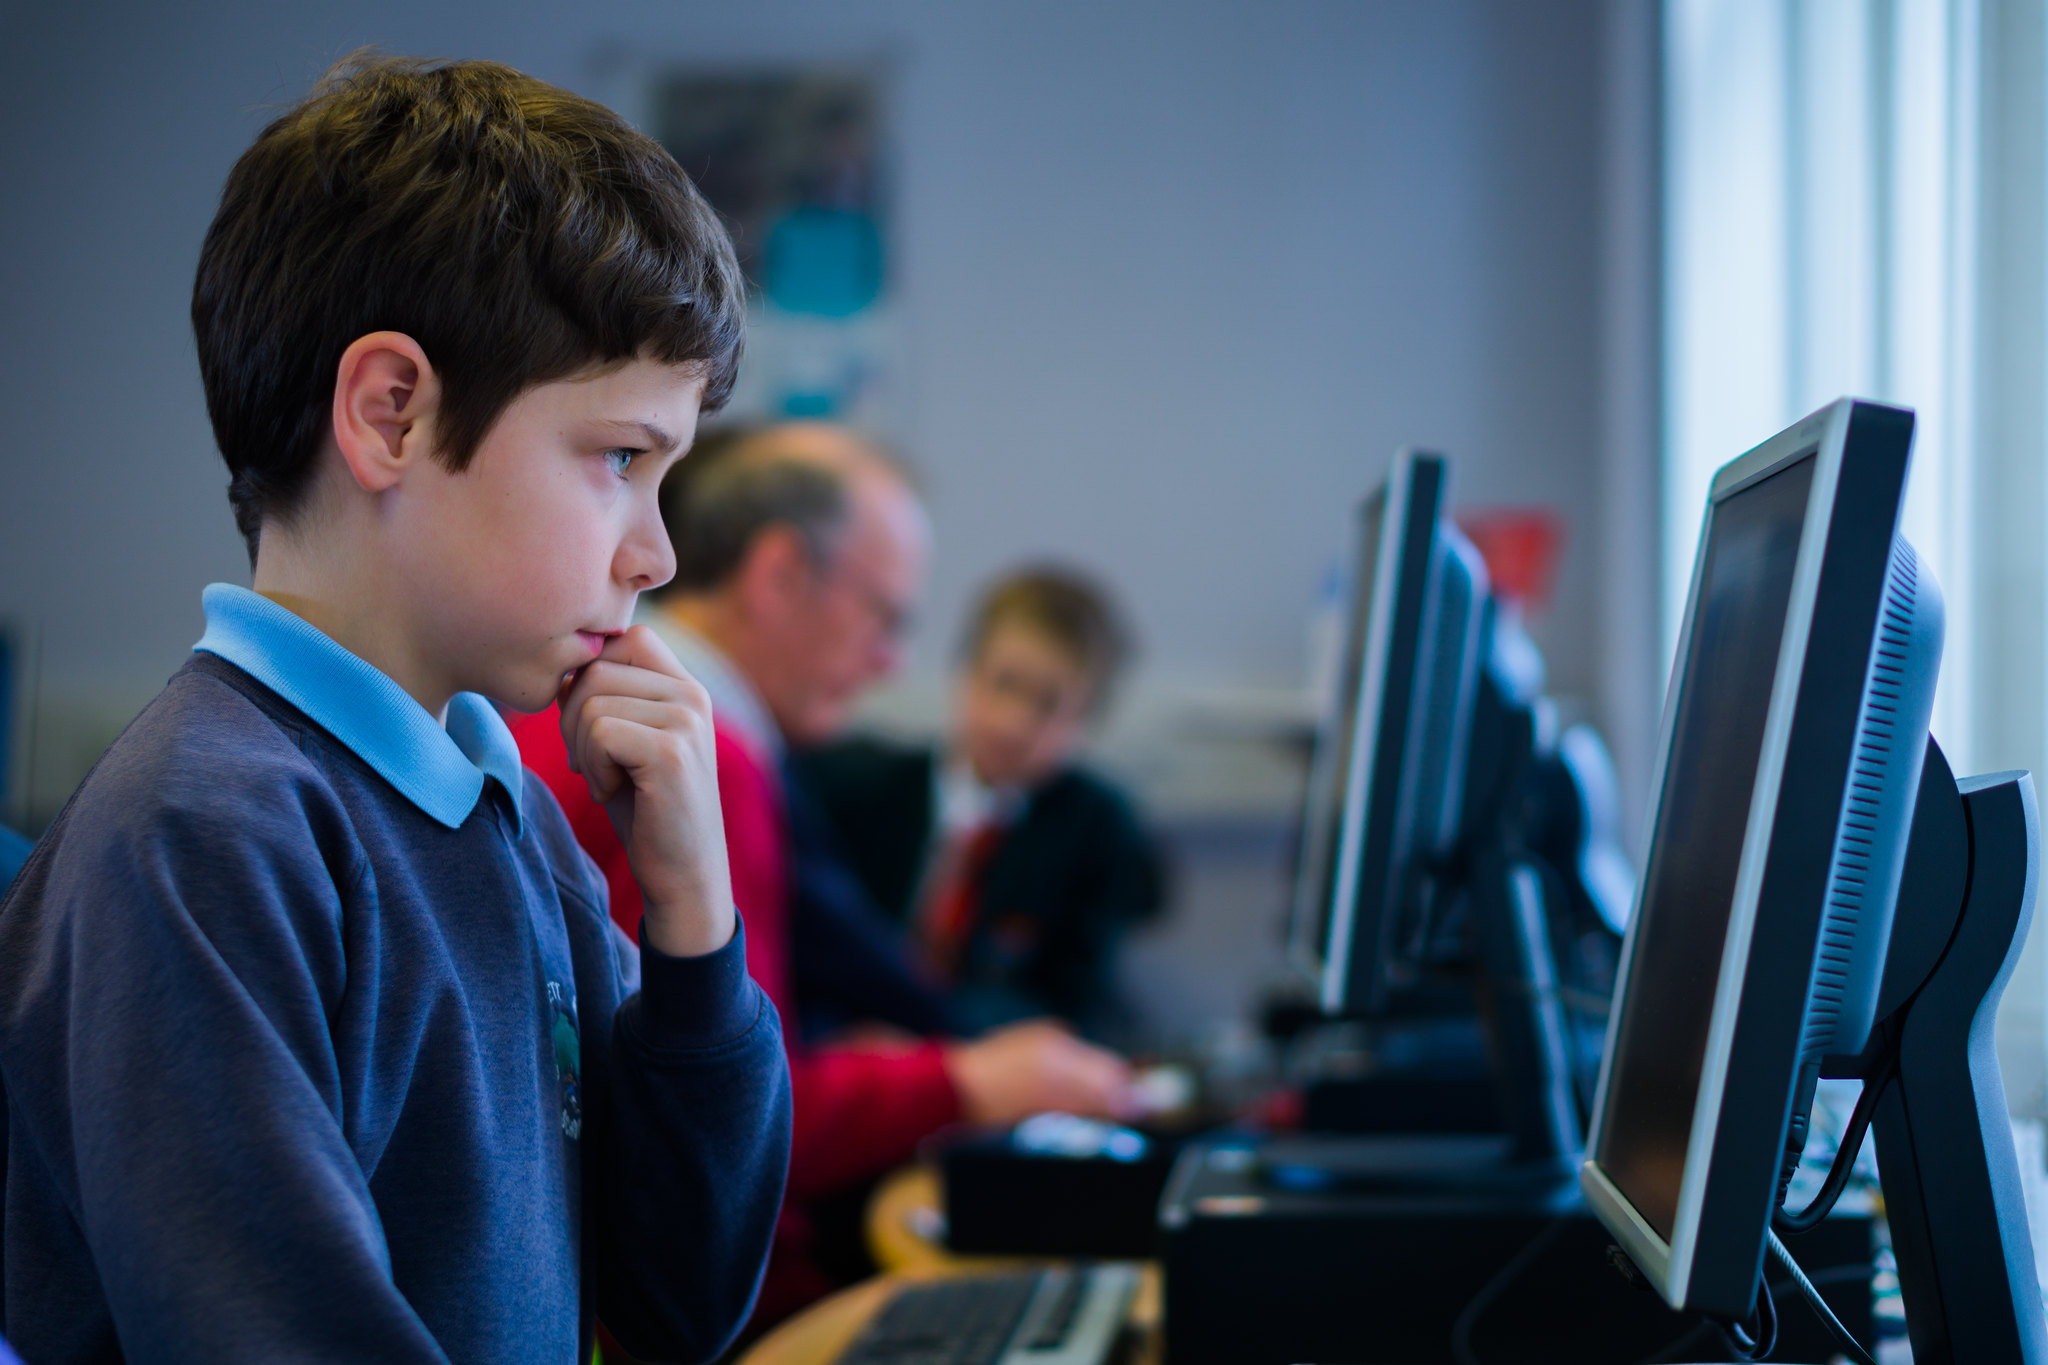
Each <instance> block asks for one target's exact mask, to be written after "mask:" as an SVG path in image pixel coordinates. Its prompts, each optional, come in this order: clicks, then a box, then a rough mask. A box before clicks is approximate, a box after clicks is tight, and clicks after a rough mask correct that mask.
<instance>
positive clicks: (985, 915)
mask: <svg viewBox="0 0 2048 1365" xmlns="http://www.w3.org/2000/svg"><path fill="white" fill-rule="evenodd" d="M1129 652H1130V644H1129V637H1128V633H1127V631H1126V629H1125V627H1124V625H1123V623H1122V621H1121V620H1120V619H1119V617H1118V615H1117V613H1116V611H1115V609H1114V608H1113V607H1112V606H1111V604H1110V601H1109V597H1108V595H1107V594H1106V593H1105V592H1104V591H1103V590H1102V589H1101V588H1100V587H1098V586H1097V585H1096V584H1095V583H1094V582H1093V581H1092V580H1090V579H1089V578H1088V577H1087V576H1085V575H1083V574H1080V573H1078V572H1075V571H1074V570H1071V569H1066V568H1061V567H1057V566H1040V567H1033V568H1027V569H1023V570H1019V571H1017V572H1014V573H1012V574H1009V575H1007V576H1006V577H1004V578H1003V579H1001V580H999V581H998V582H996V583H995V584H993V585H992V586H990V588H989V589H988V590H987V591H986V592H985V593H984V594H983V595H982V598H981V600H980V602H979V604H978V605H977V606H976V608H975V611H974V613H973V616H972V617H971V618H970V620H969V622H968V626H967V630H966V633H965V636H964V639H963V641H962V648H961V669H960V673H959V677H958V680H957V682H956V684H955V688H954V707H953V724H952V732H951V734H950V736H949V738H948V740H947V741H946V743H945V745H944V746H942V747H941V748H938V749H930V748H918V747H908V748H906V747H902V746H898V745H894V744H890V743H887V742H884V741H881V740H876V739H867V738H863V739H855V740H850V741H846V742H843V743H840V744H835V745H831V746H827V747H825V748H822V749H818V750H815V751H813V752H811V753H808V754H805V755H802V756H801V757H800V758H799V759H798V766H799V768H800V770H801V773H802V775H803V778H804V780H805V782H806V784H807V786H808V788H809V790H810V791H811V792H812V793H813V794H814V795H815V796H816V797H817V799H818V801H819V803H820V804H821V805H823V806H824V807H825V808H826V810H827V811H828V812H829V813H830V814H831V817H832V819H833V822H834V823H835V825H836V826H837V828H838V830H839V833H840V835H841V843H842V847H843V849H844V851H845V854H846V856H847V858H848V860H849V861H850V862H851V864H852V865H853V867H854V869H855V870H856V872H857V873H858V874H859V875H860V877H861V879H862V881H863V882H865V883H866V884H867V886H868V889H869V890H870V891H871V892H872V893H873V895H874V897H875V899H876V901H877V903H878V904H880V905H881V906H882V907H883V908H884V910H885V911H886V912H888V913H890V914H891V915H893V916H894V917H895V918H896V920H897V922H898V923H899V924H900V925H901V926H902V928H903V931H904V932H905V934H906V935H907V936H908V938H909V940H910V942H911V944H912V946H913V948H914V949H915V951H917V952H918V953H920V954H921V955H922V956H923V957H924V958H925V959H926V960H927V961H928V962H929V963H930V964H931V965H932V967H933V968H934V969H936V970H937V971H938V972H939V973H941V974H942V975H943V976H944V977H945V979H946V980H948V981H949V982H950V983H951V984H952V987H953V991H954V1006H955V1009H956V1010H957V1011H958V1012H959V1013H960V1014H961V1015H962V1016H963V1017H964V1018H965V1019H966V1020H967V1021H968V1022H969V1023H971V1024H972V1025H974V1026H976V1027H981V1028H987V1027H991V1026H994V1025H998V1024H1003V1023H1008V1022H1011V1021H1014V1020H1017V1019H1023V1018H1030V1017H1033V1016H1039V1015H1051V1016H1055V1017H1058V1018H1061V1019H1064V1020H1066V1021H1068V1022H1069V1023H1071V1024H1073V1025H1075V1026H1076V1027H1077V1028H1080V1029H1082V1030H1083V1031H1085V1032H1090V1033H1094V1034H1097V1035H1098V1036H1099V1035H1101V1034H1104V1033H1106V1032H1107V1033H1113V1032H1115V1031H1116V1028H1117V1027H1118V1026H1119V1025H1120V1024H1122V1023H1124V1022H1126V1021H1125V1020H1124V1019H1122V1017H1121V1012H1122V1011H1121V1004H1120V1002H1119V1001H1118V999H1117V996H1116V989H1115V982H1114V979H1113V978H1114V964H1115V955H1116V949H1117V946H1118V944H1119V941H1120V940H1121V938H1122V936H1123V933H1124V931H1125V930H1126V929H1128V928H1129V927H1130V926H1131V925H1133V924H1136V923H1138V922H1139V921H1141V920H1144V919H1147V918H1149V917H1150V916H1151V915H1152V914H1154V913H1155V912H1156V911H1157V910H1158V908H1159V905H1160V901H1161V899H1162V885H1161V872H1160V866H1159V859H1158V856H1157V854H1156V852H1155V851H1154V848H1153V845H1152V841H1151V839H1150V837H1149V836H1148V835H1147V834H1146V833H1145V830H1144V828H1143V826H1142V824H1141V823H1140V822H1139V820H1138V817H1137V815H1136V812H1135V811H1134V810H1133V809H1132V806H1131V804H1130V801H1129V800H1128V799H1127V798H1126V797H1125V796H1124V795H1123V793H1122V792H1120V791H1118V790H1117V789H1116V788H1115V787H1114V786H1112V785H1110V784H1109V783H1108V782H1107V781H1105V780H1104V779H1103V778H1101V777H1099V776H1097V775H1095V774H1094V773H1092V772H1090V771H1088V770H1087V769H1086V768H1085V767H1083V766H1081V765H1080V764H1079V763H1078V762H1077V757H1078V754H1079V752H1080V748H1081V745H1082V742H1083V741H1084V739H1085V738H1086V736H1087V731H1088V726H1089V725H1090V723H1091V722H1092V721H1093V720H1095V719H1096V718H1097V717H1099V716H1100V714H1101V712H1102V710H1103V708H1104V706H1105V705H1106V704H1107V701H1108V698H1109V695H1110V692H1111V690H1112V689H1113V687H1114V686H1115V683H1116V680H1117V677H1118V675H1119V673H1121V671H1122V669H1123V666H1124V663H1125V660H1126V657H1127V656H1128V654H1129Z"/></svg>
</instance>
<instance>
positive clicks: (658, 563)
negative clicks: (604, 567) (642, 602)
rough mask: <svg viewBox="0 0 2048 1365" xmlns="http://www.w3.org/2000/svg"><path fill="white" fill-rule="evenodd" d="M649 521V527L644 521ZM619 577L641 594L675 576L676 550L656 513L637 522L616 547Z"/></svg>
mask: <svg viewBox="0 0 2048 1365" xmlns="http://www.w3.org/2000/svg"><path fill="white" fill-rule="evenodd" d="M649 521H652V522H653V525H652V526H651V527H650V526H648V525H647V522H649ZM618 571H619V576H620V577H621V578H623V579H625V580H626V581H627V582H629V583H631V584H632V585H633V587H634V588H635V589H637V590H639V591H641V592H645V591H647V590H648V589H649V588H658V587H660V586H661V585H662V584H664V583H666V582H668V581H669V580H670V579H671V578H674V577H675V576H676V547H675V546H674V545H673V544H672V543H670V541H669V538H668V528H667V527H665V526H664V525H662V521H661V516H660V514H659V513H655V514H654V515H652V516H650V517H646V518H642V519H640V520H639V521H638V522H636V523H635V525H634V527H633V530H632V533H631V534H629V535H628V536H627V537H626V540H625V543H624V544H622V545H621V546H620V547H619V563H618Z"/></svg>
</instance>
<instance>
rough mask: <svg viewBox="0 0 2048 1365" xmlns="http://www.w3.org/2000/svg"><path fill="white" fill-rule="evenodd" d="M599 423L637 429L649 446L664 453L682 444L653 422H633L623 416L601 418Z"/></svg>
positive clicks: (631, 429)
mask: <svg viewBox="0 0 2048 1365" xmlns="http://www.w3.org/2000/svg"><path fill="white" fill-rule="evenodd" d="M598 425H599V426H604V427H611V428H612V429H614V430H617V431H637V432H639V433H640V435H641V436H642V437H644V438H645V439H646V441H647V444H648V445H649V446H651V447H652V448H654V449H655V450H657V451H660V452H662V453H664V454H665V453H667V452H668V451H671V450H674V449H675V448H676V447H677V446H679V445H681V444H682V442H680V441H679V440H677V439H676V438H675V437H674V436H672V435H670V434H669V433H668V432H666V431H664V430H662V429H661V428H660V427H658V426H656V425H654V423H652V422H633V421H627V420H625V419H623V418H602V419H600V420H599V422H598Z"/></svg>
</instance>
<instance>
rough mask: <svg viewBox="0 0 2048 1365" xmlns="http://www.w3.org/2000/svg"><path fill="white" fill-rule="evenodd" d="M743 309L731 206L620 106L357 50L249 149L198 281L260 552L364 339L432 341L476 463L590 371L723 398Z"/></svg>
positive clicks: (298, 490) (214, 390)
mask: <svg viewBox="0 0 2048 1365" xmlns="http://www.w3.org/2000/svg"><path fill="white" fill-rule="evenodd" d="M745 313H746V299H745V286H744V283H743V281H742V279H741V276H740V272H739V265H738V263H737V261H736V260H735V259H734V256H733V249H732V241H731V239H730V238H729V237H728V236H727V234H726V231H725V229H724V227H723V226H722V225H721V224H720V223H719V221H718V217H717V215H716V213H714V212H713V210H712V209H711V207H710V206H709V205H708V204H707V203H705V201H704V200H703V198H702V197H701V196H700V195H699V194H698V193H697V191H696V189H695V187H693V186H692V185H691V184H690V180H689V177H688V176H686V175H684V174H683V172H682V169H681V168H680V167H678V166H677V165H676V163H675V161H674V159H673V158H671V157H670V156H669V155H668V153H667V152H664V151H663V150H662V149H661V148H660V147H659V146H658V145H657V144H656V143H654V142H653V141H652V140H651V139H649V138H647V137H644V136H642V135H641V134H639V133H637V132H634V131H633V129H631V128H630V127H628V126H627V124H626V123H625V121H624V120H622V119H621V118H619V117H618V115H616V114H614V113H612V112H611V111H610V110H608V109H606V108H604V107H603V106H601V105H598V104H594V103H592V102H591V101H589V100H586V99H583V98H582V97H580V96H577V95H572V94H570V93H569V92H567V91H565V90H560V89H557V88H556V87H554V86H551V85H548V84H546V83H545V82H542V81H538V80H535V79H533V78H532V77H530V76H526V75H522V74H521V73H519V72H517V71H514V70H513V69H512V68H510V67H507V66H501V65H499V64H497V63H495V62H428V61H421V60H417V59H412V58H400V57H380V56H374V55H366V54H358V55H357V56H355V57H351V58H349V59H348V60H346V61H344V62H342V63H341V64H340V65H339V66H337V67H335V68H334V69H333V70H332V71H330V72H329V73H328V74H327V76H326V77H325V78H324V79H323V80H322V81H321V82H320V84H319V85H318V86H317V87H316V88H315V89H314V90H313V92H312V94H310V95H309V96H307V97H306V99H305V100H303V101H302V102H301V103H300V104H298V105H297V106H296V107H295V108H293V109H292V110H290V111H289V112H288V113H286V114H285V115H284V116H283V117H281V118H279V119H277V120H276V121H275V122H273V123H272V124H271V125H270V126H269V127H267V128H265V129H264V130H263V132H262V134H261V135H260V136H258V137H257V139H256V142H255V144H254V145H253V146H251V147H250V148H249V150H248V151H247V152H245V153H243V155H242V158H241V160H240V161H238V162H236V163H235V168H234V170H232V171H231V172H229V174H228V180H227V185H226V188H225V189H223V190H222V192H221V202H220V210H219V212H218V213H217V214H216V215H215V216H214V220H213V226H212V227H211V228H210V229H208V231H207V234H206V243H205V246H204V247H203V248H202V249H201V251H200V256H199V274H198V280H197V282H196V284H195V285H194V287H193V291H192V328H193V331H194V333H195V334H196V336H197V339H198V343H199V368H200V373H201V375H202V377H203V378H204V380H205V385H206V407H207V412H208V414H209V415H210V416H211V417H212V419H213V430H214V437H215V439H216V440H217V441H218V442H219V444H220V450H221V454H222V456H224V457H225V458H226V460H227V465H228V471H229V475H230V481H229V484H228V500H229V501H230V502H231V503H232V504H233V506H234V509H235V524H236V525H237V526H238V527H239V528H240V529H241V532H242V535H243V537H244V539H246V540H247V541H248V544H249V558H250V561H251V562H252V563H253V562H254V560H255V557H256V541H257V534H258V529H259V527H260V525H261V523H262V520H263V518H264V517H266V516H269V517H289V516H290V515H291V514H292V513H293V512H294V511H296V510H297V508H298V506H299V504H300V502H301V500H302V499H303V496H304V493H305V489H306V485H307V480H308V477H309V475H310V474H311V472H312V469H313V466H314V463H315V460H316V459H317V457H318V455H319V452H320V448H321V444H322V442H323V441H324V439H325V438H326V435H327V432H328V430H329V421H330V413H331V410H332V403H333V397H334V377H335V368H336V366H337V365H338V364H339V363H340V359H341V353H342V352H343V351H344V350H346V349H347V348H348V346H349V344H350V343H351V342H353V341H354V340H355V339H356V338H357V337H360V336H363V335H366V334H367V333H370V332H376V331H385V330H389V331H397V332H403V333H405V334H406V335H408V336H410V337H412V338H413V339H414V340H415V341H417V342H418V343H419V344H420V347H421V348H422V349H423V350H424V351H425V352H426V353H427V356H428V358H429V359H430V360H432V362H433V364H434V369H435V372H436V374H437V375H438V376H439V379H440V383H441V407H440V421H439V428H438V439H439V449H438V450H437V451H436V455H437V457H438V458H439V459H440V460H441V461H442V462H443V463H444V464H445V465H446V466H447V467H449V468H450V469H457V470H459V469H462V468H463V467H464V466H466V465H467V464H468V462H469V460H470V458H471V457H472V456H474V455H475V453H476V449H477V446H478V444H479V443H480V442H481V441H482V440H483V438H484V435H485V434H486V433H487V432H488V431H489V430H490V428H491V425H492V424H493V423H494V422H496V420H497V419H498V417H499V415H500V414H502V413H503V412H504V410H505V408H506V406H507V405H508V404H510V403H511V402H512V400H513V399H514V398H516V397H518V396H519V395H520V394H521V393H523V392H524V391H525V390H527V389H529V388H531V387H533V386H534V385H536V384H543V383H547V382H550V381H552V380H556V379H562V378H565V377H567V376H569V375H572V374H576V373H579V372H581V371H584V370H586V369H589V368H592V367H595V366H602V365H605V364H611V363H618V362H623V361H627V360H631V359H633V358H635V357H638V356H646V357H649V358H651V359H654V360H657V361H660V362H662V363H665V364H680V363H684V362H692V361H694V362H697V363H698V364H700V365H701V366H702V367H703V370H704V376H705V383H704V398H703V407H704V410H705V411H707V412H708V411H714V410H716V409H717V408H718V407H719V406H720V405H721V404H723V403H724V401H725V399H726V397H727V395H729V394H730V393H731V391H732V382H733V374H734V371H735V370H736V369H737V367H738V364H739V353H740V342H741V336H742V332H743V328H744V322H745Z"/></svg>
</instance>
